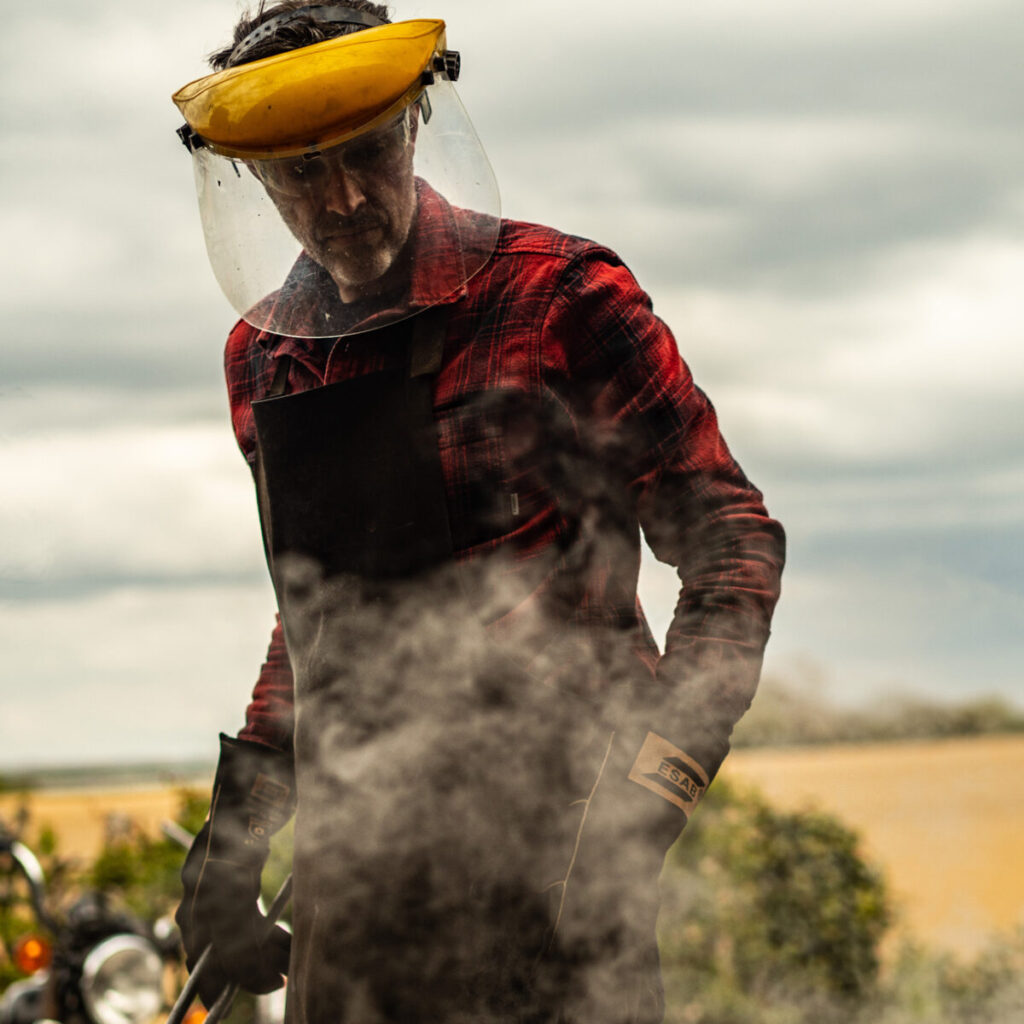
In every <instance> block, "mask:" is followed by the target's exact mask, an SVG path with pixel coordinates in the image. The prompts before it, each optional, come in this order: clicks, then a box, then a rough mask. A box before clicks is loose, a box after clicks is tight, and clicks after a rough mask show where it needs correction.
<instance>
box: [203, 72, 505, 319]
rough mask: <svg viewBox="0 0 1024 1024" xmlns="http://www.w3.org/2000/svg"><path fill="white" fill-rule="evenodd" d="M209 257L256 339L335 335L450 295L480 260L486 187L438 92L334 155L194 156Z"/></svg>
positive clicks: (489, 223) (446, 95)
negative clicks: (257, 332)
mask: <svg viewBox="0 0 1024 1024" xmlns="http://www.w3.org/2000/svg"><path fill="white" fill-rule="evenodd" d="M193 160H194V169H195V178H196V189H197V193H198V197H199V208H200V214H201V217H202V222H203V231H204V234H205V237H206V248H207V252H208V254H209V257H210V263H211V264H212V266H213V270H214V274H215V275H216V277H217V281H218V282H219V284H220V286H221V288H222V290H223V291H224V294H225V295H226V296H227V298H228V301H229V302H230V303H231V305H232V306H233V307H234V308H235V310H236V311H237V312H238V313H239V314H240V315H241V316H242V317H243V318H244V319H245V320H247V321H248V322H249V323H251V324H252V325H253V326H254V327H257V328H259V329H261V330H265V331H269V332H271V333H274V334H283V335H292V336H296V337H337V336H339V335H344V334H354V333H358V332H362V331H367V330H373V329H375V328H378V327H383V326H385V325H386V324H389V323H394V322H396V321H398V320H402V319H404V318H406V317H408V316H412V315H413V314H415V313H417V312H419V311H420V310H421V309H425V308H428V307H430V306H433V305H436V304H438V303H440V302H443V301H446V300H448V299H451V298H453V297H457V296H458V295H460V294H461V293H462V291H463V290H464V288H465V284H466V282H467V281H468V280H469V279H470V278H471V277H472V276H473V275H474V274H476V273H477V272H478V271H479V270H480V269H481V268H482V267H483V266H484V264H485V263H486V262H487V260H488V259H489V258H490V256H491V253H492V252H493V250H494V244H495V242H496V240H497V235H498V229H499V226H500V214H501V210H500V200H499V196H498V188H497V183H496V182H495V179H494V174H493V172H492V170H491V167H490V164H489V163H488V161H487V157H486V155H485V153H484V151H483V147H482V146H481V144H480V140H479V139H478V137H477V135H476V132H475V131H474V130H473V126H472V124H471V123H470V121H469V118H468V116H467V115H466V112H465V110H464V109H463V107H462V104H461V103H460V101H459V98H458V96H457V94H456V92H455V90H454V88H453V87H452V84H451V83H450V82H448V81H446V80H443V79H441V80H438V81H437V82H435V84H434V85H431V86H429V87H428V88H427V89H426V90H425V91H424V92H423V93H422V94H421V96H420V97H419V98H418V99H417V100H416V101H415V102H414V103H412V104H411V105H410V106H408V107H406V108H405V109H404V110H403V111H402V112H401V113H399V114H398V115H396V116H393V117H391V118H389V119H388V120H387V121H385V122H384V123H382V124H379V125H376V126H374V127H373V128H371V129H370V130H368V131H365V132H363V133H362V134H360V135H357V136H355V137H354V138H351V139H349V140H347V141H346V142H343V143H341V144H339V145H336V146H333V147H331V148H325V149H322V150H311V151H309V152H304V153H300V154H298V155H296V156H292V157H285V158H280V159H273V160H248V161H245V160H240V159H232V158H229V157H225V156H221V155H218V154H217V153H214V152H213V151H212V150H210V149H209V148H207V147H199V148H197V149H195V150H194V152H193Z"/></svg>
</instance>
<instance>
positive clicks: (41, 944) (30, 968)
mask: <svg viewBox="0 0 1024 1024" xmlns="http://www.w3.org/2000/svg"><path fill="white" fill-rule="evenodd" d="M52 953H53V950H52V948H51V946H50V943H49V942H47V941H46V939H44V938H42V937H41V936H39V935H25V936H23V937H22V938H20V939H19V940H18V942H17V944H16V945H15V947H14V963H15V964H16V965H17V968H18V970H19V971H22V972H23V973H24V974H35V972H36V971H41V970H42V969H43V968H44V967H49V966H50V960H51V959H52Z"/></svg>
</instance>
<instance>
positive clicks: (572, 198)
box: [0, 0, 1024, 769]
mask: <svg viewBox="0 0 1024 1024" xmlns="http://www.w3.org/2000/svg"><path fill="white" fill-rule="evenodd" d="M237 9H238V5H236V4H235V3H234V2H233V0H178V2H177V3H174V4H166V5H160V6H159V7H158V6H157V5H151V4H139V3H136V2H131V0H91V2H90V3H89V4H81V3H79V2H74V3H73V2H70V0H51V2H49V3H47V4H45V5H42V4H36V5H21V6H19V7H17V8H15V9H13V10H12V11H10V12H9V13H8V16H7V19H6V21H5V25H4V32H3V33H2V40H0V47H2V54H0V55H2V58H3V59H2V60H0V86H2V94H3V95H4V96H5V97H6V102H5V103H4V105H3V109H2V112H0V119H2V125H3V141H4V145H3V146H2V148H0V226H2V238H3V241H4V245H3V247H2V249H0V261H2V262H3V266H2V272H0V295H2V298H3V334H2V345H0V479H2V480H3V489H2V492H0V493H2V500H0V536H2V537H3V546H2V549H0V650H2V652H3V653H2V666H3V667H2V680H3V683H2V685H3V712H2V715H0V769H2V768H3V767H9V766H15V765H20V764H26V763H47V762H48V763H68V762H74V761H79V760H90V761H106V760H116V759H121V758H125V759H128V758H131V759H137V758H158V757H159V758H163V757H192V756H199V757H210V758H212V757H214V756H215V749H216V747H215V736H216V732H217V731H218V730H221V729H223V730H226V731H228V732H234V731H236V730H237V728H238V727H239V725H240V724H241V716H242V711H243V709H244V706H245V703H246V700H247V697H248V692H249V690H250V688H251V685H252V682H253V679H254V678H255V673H256V671H257V669H258V666H259V663H260V661H261V660H262V656H263V653H264V651H265V646H266V640H267V637H268V634H269V628H270V625H271V621H272V615H273V600H272V594H271V591H270V588H269V585H268V583H267V582H266V580H265V576H266V570H265V566H264V563H263V557H262V548H261V543H260V538H259V530H258V525H257V520H256V515H255V507H254V502H253V497H252V487H251V480H250V477H249V473H248V470H247V468H246V467H245V464H244V462H243V461H242V459H241V457H240V456H239V454H238V452H237V449H236V448H235V447H234V441H233V438H232V435H231V431H230V426H229V423H228V418H227V412H226V402H225V399H224V396H223V381H222V374H221V352H222V346H223V339H224V336H225V334H226V331H227V329H228V328H229V327H230V326H231V323H232V322H233V319H234V317H233V314H232V312H231V310H230V308H229V306H228V305H227V303H226V301H225V300H224V299H223V297H222V296H221V293H220V292H219V290H218V288H217V286H216V283H215V281H214V279H213V276H212V273H211V271H210V269H209V265H208V263H207V260H206V255H205V252H204V249H203V243H202V235H201V231H200V227H199V220H198V216H197V212H196V204H195V196H194V192H193V186H192V177H191V169H190V164H189V159H188V156H187V154H186V152H185V150H184V148H183V147H182V146H181V144H180V143H179V142H178V140H177V138H176V137H175V135H174V129H175V128H176V127H177V125H178V124H179V122H180V118H179V116H178V114H177V111H176V110H175V109H174V107H173V106H172V104H171V102H170V94H171V92H173V91H174V90H175V89H176V88H177V87H179V86H180V85H183V84H184V83H185V82H186V81H188V80H190V79H192V78H195V77H198V76H199V75H201V74H203V73H205V67H204V65H203V62H202V57H203V55H204V54H205V53H208V52H209V51H211V50H212V49H214V48H215V47H217V46H219V45H220V44H221V43H222V42H223V41H224V40H225V39H226V38H227V36H228V34H229V30H230V26H231V24H232V22H233V20H234V17H235V15H236V11H237ZM392 9H393V11H394V12H395V16H396V17H399V18H404V17H425V16H433V17H443V18H445V19H446V20H447V22H448V38H449V43H450V45H451V46H453V47H454V48H456V49H459V50H461V51H462V55H463V77H462V80H461V81H460V83H459V90H460V93H461V95H462V97H463V100H464V102H465V104H466V106H467V108H468V109H469V111H470V113H471V115H472V117H473V119H474V122H475V123H476V126H477V129H478V131H479V133H480V135H481V137H482V139H483V141H484V144H485V146H486V147H487V150H488V152H489V154H490V156H491V160H492V163H493V164H494V167H495V171H496V173H497V177H498V180H499V183H500V185H501V188H502V193H503V202H504V212H505V213H506V215H508V216H513V217H519V218H523V219H528V220H537V221H542V222H546V223H550V224H553V225H554V226H556V227H559V228H562V229H565V230H568V231H572V232H574V233H578V234H582V235H586V236H588V237H592V238H595V239H597V240H599V241H601V242H603V243H605V244H608V245H610V246H611V247H612V248H615V249H616V250H618V251H619V252H620V254H621V255H622V256H623V258H624V259H625V260H626V262H627V263H628V264H629V266H630V267H631V268H632V269H633V271H634V272H635V273H636V275H637V277H638V278H639V280H640V281H641V283H642V284H643V285H644V286H645V287H646V288H647V289H648V291H649V292H650V293H651V295H652V297H653V299H654V303H655V309H656V311H657V312H658V313H659V314H660V315H661V316H662V317H663V318H664V319H665V320H666V321H667V322H668V323H669V324H670V326H671V327H672V329H673V330H674V332H675V334H676V337H677V339H678V342H679V347H680V349H681V351H682V353H683V356H684V358H686V359H687V361H688V362H689V363H690V365H691V367H692V369H693V371H694V374H695V376H696V378H697V380H698V383H700V384H701V386H702V387H703V388H704V389H705V390H706V391H707V392H709V394H710V395H711V397H712V399H713V400H714V402H715V404H716V406H717V408H718V410H719V414H720V418H721V421H722V425H723V430H724V432H725V434H726V437H727V439H728V441H729V443H730V445H731V446H732V447H733V449H734V451H735V452H736V454H737V455H738V457H739V458H740V461H741V462H742V463H743V465H744V468H745V469H746V471H747V473H748V475H749V476H750V477H751V478H752V479H753V480H754V481H755V482H756V483H757V484H758V486H760V487H761V488H762V490H763V491H764V493H765V496H766V500H767V503H768V506H769V508H770V510H771V511H772V512H773V514H775V515H776V516H777V517H779V518H780V519H782V521H783V522H784V524H785V525H786V527H787V531H788V534H789V540H790V562H789V567H788V569H787V573H786V577H785V580H784V595H783V600H782V602H781V604H780V606H779V611H778V614H777V617H776V626H775V632H774V636H773V638H772V641H771V644H770V646H769V654H768V659H767V671H768V672H769V673H771V674H773V675H776V676H783V677H786V678H791V679H794V680H803V681H807V682H814V681H817V683H818V685H822V686H824V687H825V688H826V692H827V693H829V694H831V695H832V696H834V697H836V698H837V699H841V700H844V701H858V700H862V699H866V698H874V697H877V696H878V695H880V694H881V695H884V694H894V693H904V692H908V691H909V692H917V693H924V694H931V695H933V696H935V697H937V698H942V699H963V698H968V697H971V696H976V695H980V694H988V693H995V694H1002V695H1004V696H1006V697H1008V698H1010V699H1012V700H1014V701H1015V702H1017V703H1019V704H1024V684H1022V681H1021V669H1020V666H1021V664H1022V663H1024V628H1022V625H1024V583H1022V581H1024V545H1022V542H1021V529H1022V526H1024V450H1022V445H1021V439H1022V434H1024V413H1022V402H1021V397H1022V393H1024V345H1022V344H1021V334H1022V324H1024V317H1022V313H1024V298H1022V296H1024V287H1022V286H1021V282H1022V280H1024V234H1022V226H1024V132H1022V130H1021V129H1022V125H1024V117H1022V114H1024V110H1022V107H1024V62H1022V60H1021V54H1022V53H1024V18H1022V16H1021V8H1020V3H1019V0H884V2H883V0H858V2H856V3H854V2H852V0H836V2H833V3H831V4H820V3H818V4H814V3H811V2H810V0H799V2H798V0H756V2H755V0H742V2H741V0H717V2H716V3H714V4H707V3H696V2H690V0H654V2H648V3H647V4H644V5H637V6H636V7H629V6H628V5H623V4H622V3H621V2H618V0H617V2H610V0H591V2H589V3H580V2H563V3H540V2H538V0H526V2H518V3H514V4H489V5H484V4H482V3H480V2H479V0H477V2H475V3H474V2H470V0H438V2H437V3H435V4H428V3H426V2H420V0H417V2H415V3H407V4H395V5H392ZM643 583H644V596H645V601H646V604H647V607H648V611H649V614H650V617H651V618H652V620H653V621H654V622H655V623H656V624H657V625H658V627H659V628H660V629H661V630H662V631H663V629H664V627H665V625H667V621H668V616H669V614H670V612H671V607H672V604H673V602H674V592H673V591H674V578H673V577H672V574H671V572H670V571H669V570H666V569H664V568H663V567H659V566H650V567H648V569H647V570H645V575H644V580H643Z"/></svg>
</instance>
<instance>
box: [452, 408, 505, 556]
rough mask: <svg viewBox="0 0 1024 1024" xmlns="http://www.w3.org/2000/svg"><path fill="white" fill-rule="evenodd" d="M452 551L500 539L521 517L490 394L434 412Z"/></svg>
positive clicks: (502, 431)
mask: <svg viewBox="0 0 1024 1024" xmlns="http://www.w3.org/2000/svg"><path fill="white" fill-rule="evenodd" d="M435 414H436V416H437V431H438V448H439V450H440V455H441V466H442V468H443V471H444V477H445V487H446V489H447V497H448V510H449V519H450V523H451V530H452V542H453V544H454V546H455V550H456V551H465V550H466V549H467V548H472V547H477V546H478V545H481V544H487V543H490V542H493V541H496V540H498V539H500V538H501V537H503V536H505V535H506V534H508V533H511V532H512V530H514V529H515V528H516V525H517V523H518V521H519V520H520V518H521V515H522V509H521V507H520V500H519V495H518V493H517V491H516V483H515V475H514V470H513V467H512V464H511V461H510V457H509V451H508V446H507V443H506V431H505V427H504V423H503V417H502V414H501V410H500V408H499V406H498V404H497V403H495V401H494V400H493V396H491V395H489V394H481V395H476V396H472V395H471V396H467V397H465V398H463V399H461V400H460V401H458V402H457V403H453V404H449V405H446V406H444V407H442V408H440V409H437V410H435Z"/></svg>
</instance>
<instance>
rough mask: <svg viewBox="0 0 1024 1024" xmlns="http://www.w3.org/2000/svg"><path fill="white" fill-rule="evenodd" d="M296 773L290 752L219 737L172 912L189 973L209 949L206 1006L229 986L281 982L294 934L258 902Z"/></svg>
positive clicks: (261, 989) (203, 982)
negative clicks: (209, 789)
mask: <svg viewBox="0 0 1024 1024" xmlns="http://www.w3.org/2000/svg"><path fill="white" fill-rule="evenodd" d="M294 776H295V770H294V765H293V762H292V759H291V757H290V756H289V755H287V754H284V753H282V752H281V751H278V750H274V749H273V748H271V747H267V746H264V745H263V744H260V743H252V742H249V741H246V740H236V739H231V738H230V737H228V736H224V735H222V736H221V738H220V762H219V764H218V766H217V774H216V776H215V778H214V783H213V796H212V799H211V803H210V815H209V817H208V818H207V820H206V824H204V825H203V827H202V829H200V831H199V834H198V835H197V836H196V838H195V841H194V842H193V843H192V846H191V848H190V849H189V852H188V855H187V856H186V858H185V864H184V867H183V868H182V871H181V881H182V885H183V887H184V898H183V899H182V901H181V905H180V906H179V907H178V911H177V914H176V915H175V919H176V920H177V922H178V927H179V928H180V930H181V938H182V943H183V944H184V947H185V953H186V957H187V964H188V969H189V970H190V971H191V970H193V969H194V968H195V965H196V962H197V961H198V960H199V957H200V956H201V955H202V953H203V950H204V949H205V948H206V947H207V946H208V945H212V947H213V952H212V955H211V957H210V958H208V961H207V966H206V967H205V968H204V970H203V973H202V975H201V976H200V979H199V983H198V991H199V996H200V998H201V999H202V1001H203V1003H204V1004H205V1005H206V1006H207V1007H210V1006H212V1005H213V1003H214V1001H215V1000H216V998H217V996H219V995H220V993H221V991H222V990H223V989H224V988H225V986H226V985H228V984H230V983H234V984H237V985H238V986H239V987H241V988H243V989H245V990H247V991H249V992H254V993H257V994H261V993H265V992H272V991H274V990H275V989H278V988H280V987H281V986H282V985H283V984H284V980H283V978H282V975H283V974H286V973H287V971H288V956H289V950H290V945H291V936H289V934H288V933H287V932H286V931H285V930H284V929H283V928H281V927H279V926H277V925H270V923H269V922H268V921H267V919H266V917H265V916H264V915H263V914H262V913H261V911H260V909H259V906H258V905H257V901H258V899H259V895H260V879H261V876H262V873H263V866H264V864H266V861H267V857H268V856H269V853H270V837H271V836H272V835H273V834H274V833H275V832H276V831H278V829H280V828H281V827H282V826H283V825H284V824H285V823H286V822H287V821H288V819H289V818H290V817H291V815H292V813H293V811H294V808H295V798H294V791H295V778H294Z"/></svg>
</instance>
